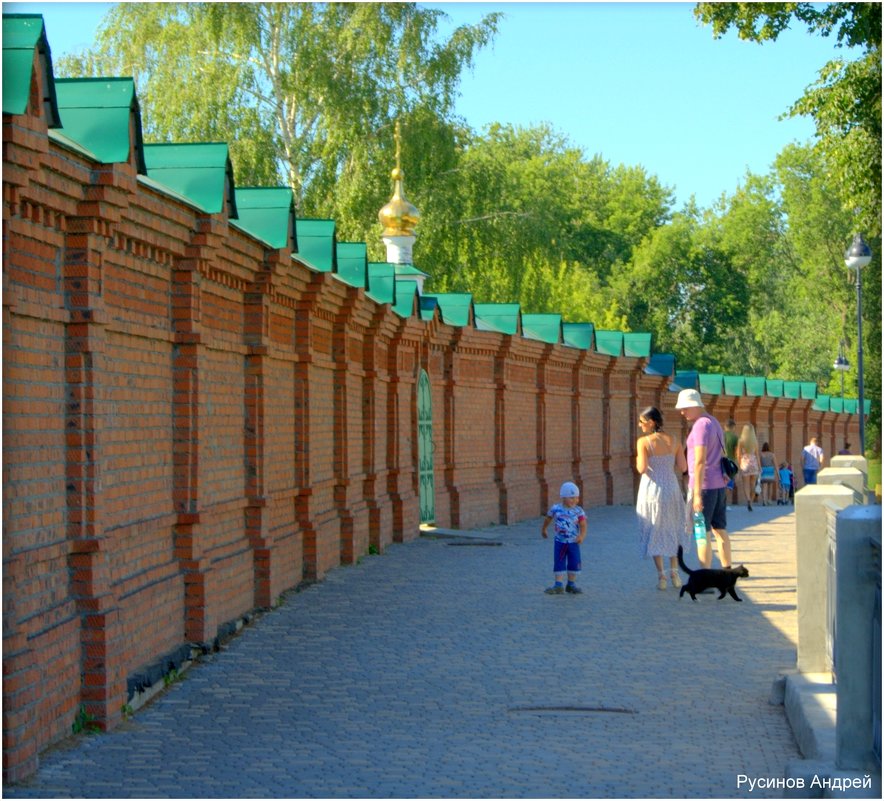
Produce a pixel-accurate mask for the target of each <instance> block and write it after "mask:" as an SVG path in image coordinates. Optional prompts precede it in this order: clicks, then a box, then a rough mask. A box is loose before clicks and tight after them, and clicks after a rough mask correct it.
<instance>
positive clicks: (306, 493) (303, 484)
mask: <svg viewBox="0 0 884 801" xmlns="http://www.w3.org/2000/svg"><path fill="white" fill-rule="evenodd" d="M324 277H325V276H324V274H321V273H317V274H314V275H312V276H311V280H310V283H309V284H308V285H307V286H306V287H305V288H304V290H303V292H302V293H301V296H300V298H299V299H298V301H297V304H296V306H295V352H296V353H297V361H296V363H295V371H294V372H295V392H294V396H295V408H294V409H293V410H292V412H293V414H294V415H295V486H296V487H297V488H298V490H297V496H296V498H295V514H296V517H297V520H298V526H299V527H300V529H301V532H302V533H303V548H304V557H303V561H304V565H303V578H304V579H307V580H311V581H314V580H316V579H317V578H318V577H319V568H318V562H317V537H318V535H317V530H316V525H315V523H314V519H313V489H312V486H311V479H312V471H311V467H310V446H311V429H310V423H311V413H310V368H311V365H312V363H313V353H312V347H313V327H312V325H311V318H312V316H313V314H314V312H315V309H316V304H317V300H318V297H319V291H320V289H321V287H322V284H323V280H324Z"/></svg>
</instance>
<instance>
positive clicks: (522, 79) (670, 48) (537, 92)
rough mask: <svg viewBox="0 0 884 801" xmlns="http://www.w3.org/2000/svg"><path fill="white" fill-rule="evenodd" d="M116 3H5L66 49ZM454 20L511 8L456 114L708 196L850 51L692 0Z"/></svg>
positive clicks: (780, 129) (59, 49)
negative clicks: (703, 16)
mask: <svg viewBox="0 0 884 801" xmlns="http://www.w3.org/2000/svg"><path fill="white" fill-rule="evenodd" d="M110 5H111V4H110V3H82V2H61V3H53V2H44V3H14V2H13V3H5V2H4V3H3V10H4V11H5V12H18V13H42V14H43V16H44V18H45V21H46V31H47V35H48V38H49V46H50V47H51V49H52V54H53V58H58V57H59V56H61V55H63V54H65V53H68V52H71V51H75V50H80V49H83V48H85V47H88V46H89V45H90V44H91V43H92V37H93V34H94V31H95V28H96V26H97V24H98V21H99V20H100V18H101V16H102V15H103V14H104V13H105V12H106V11H107V9H108V8H109V7H110ZM427 5H430V6H432V7H442V8H444V10H445V11H446V13H447V14H449V16H450V17H451V18H452V22H453V23H457V24H460V23H471V22H476V21H478V20H479V19H480V18H481V17H482V15H483V14H485V13H488V12H489V11H492V10H498V11H503V12H504V14H505V18H504V20H503V22H502V23H501V25H500V32H499V33H498V36H497V39H496V41H495V44H494V46H493V47H492V48H489V49H488V50H486V51H484V52H482V53H480V54H479V56H478V58H477V60H476V63H475V66H474V69H473V70H472V72H470V73H467V74H466V75H464V77H463V80H462V84H461V88H462V96H461V99H460V101H459V103H458V106H457V112H458V113H459V114H460V115H461V116H463V117H464V118H465V119H466V120H467V122H468V123H469V124H470V125H471V126H472V127H473V128H476V129H478V130H481V129H482V128H483V127H484V126H485V125H486V124H488V123H491V122H506V123H513V124H517V125H523V126H525V125H531V124H534V123H539V122H548V123H550V124H551V125H552V126H553V128H555V129H556V130H557V131H559V132H560V133H562V134H564V135H565V136H567V137H568V139H569V140H570V141H571V143H572V144H573V145H575V146H577V147H580V148H581V149H583V150H584V152H585V153H586V154H587V156H592V155H594V154H596V153H598V154H600V155H601V156H602V157H603V158H604V159H606V160H607V161H609V162H611V163H612V164H620V163H623V164H628V165H636V164H640V165H642V166H643V167H644V168H645V169H646V170H647V171H648V172H649V173H651V174H653V175H656V176H657V177H658V178H659V179H660V180H661V181H662V182H663V183H664V184H665V185H667V186H670V187H673V188H674V189H675V191H676V195H677V198H678V202H679V204H680V203H682V202H684V201H686V200H687V199H688V198H689V197H690V196H691V195H692V194H693V195H695V196H696V198H697V201H698V202H699V203H700V205H701V206H708V205H709V204H711V203H712V202H713V201H714V200H715V199H716V198H717V197H718V196H719V195H720V194H721V193H722V192H727V193H732V192H733V191H734V190H735V189H736V188H737V185H738V184H739V183H740V182H741V181H742V179H743V176H744V175H745V173H746V170H747V169H749V170H751V171H752V172H756V173H765V172H767V170H768V168H769V167H770V165H771V164H772V162H773V160H774V158H775V157H776V155H777V153H778V152H779V151H780V150H781V149H782V148H783V147H784V146H785V145H786V144H788V143H789V142H792V141H796V140H797V141H806V140H808V139H810V138H811V137H812V135H813V125H812V124H811V122H810V121H809V120H807V119H804V118H800V119H790V120H778V117H779V116H780V115H781V114H783V113H784V112H785V111H786V110H787V109H788V108H789V106H790V105H791V103H792V102H794V101H795V100H797V99H798V98H799V97H800V96H801V94H802V93H803V91H804V89H805V87H807V86H808V85H809V84H811V83H812V82H813V81H814V80H815V78H816V75H817V73H818V71H819V69H820V68H821V67H822V66H823V64H825V63H826V62H827V61H828V60H830V59H831V58H833V57H836V56H838V55H841V54H844V51H843V50H838V49H836V48H835V46H834V41H833V40H831V39H823V38H821V37H819V36H812V35H810V34H809V33H807V32H806V31H805V30H804V29H803V28H798V29H795V30H790V31H787V32H786V33H785V34H784V35H781V36H780V38H779V39H778V40H777V41H776V42H773V43H766V44H764V45H758V44H755V43H754V42H742V41H740V40H739V39H738V38H737V36H736V34H735V33H733V32H731V33H729V34H728V35H727V36H726V37H725V38H723V39H719V40H715V39H713V38H712V33H711V30H710V29H709V28H708V27H705V26H700V25H699V24H698V23H697V22H696V21H695V20H694V18H693V14H692V11H693V7H694V4H693V3H632V2H614V3H611V2H609V3H592V2H590V3H537V2H533V3H532V2H526V3H518V2H517V3H430V4H427Z"/></svg>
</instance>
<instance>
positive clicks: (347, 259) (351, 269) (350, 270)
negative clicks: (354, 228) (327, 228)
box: [335, 242, 368, 289]
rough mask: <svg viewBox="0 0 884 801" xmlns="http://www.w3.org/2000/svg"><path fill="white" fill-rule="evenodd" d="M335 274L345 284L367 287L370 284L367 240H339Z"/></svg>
mask: <svg viewBox="0 0 884 801" xmlns="http://www.w3.org/2000/svg"><path fill="white" fill-rule="evenodd" d="M335 248H336V251H337V268H336V269H335V275H337V276H338V278H340V279H341V280H342V281H343V282H344V283H345V284H349V285H350V286H356V287H360V288H361V289H365V288H366V287H367V286H368V249H367V247H366V245H365V242H338V243H337V245H336V246H335Z"/></svg>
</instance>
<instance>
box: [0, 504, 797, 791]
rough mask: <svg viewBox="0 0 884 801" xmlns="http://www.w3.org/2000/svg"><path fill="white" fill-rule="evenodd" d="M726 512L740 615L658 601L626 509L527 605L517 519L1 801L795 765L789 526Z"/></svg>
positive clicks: (127, 726) (617, 784)
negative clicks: (740, 570) (784, 700)
mask: <svg viewBox="0 0 884 801" xmlns="http://www.w3.org/2000/svg"><path fill="white" fill-rule="evenodd" d="M729 514H730V520H729V523H730V525H729V528H730V530H731V532H732V539H733V553H734V559H735V561H736V562H739V561H744V562H745V563H746V565H747V566H748V567H749V569H750V572H751V576H750V578H748V579H743V580H741V582H740V583H739V584H738V592H739V593H740V594H741V595H742V597H743V598H744V600H745V602H744V603H739V604H738V603H735V602H734V601H732V600H731V599H730V598H725V600H722V601H719V600H717V596H716V595H703V596H700V597H699V598H698V600H697V601H696V602H692V601H691V600H690V598H689V597H688V596H687V595H686V596H684V597H683V598H679V597H678V592H677V591H676V590H674V589H672V588H671V587H670V588H669V589H667V590H666V591H665V592H661V591H659V590H658V589H657V587H656V579H657V577H656V571H655V570H654V567H653V563H652V562H651V561H650V560H648V561H643V560H641V559H640V558H639V557H638V548H637V533H636V528H635V523H634V516H633V510H632V509H631V508H630V507H623V506H621V507H605V508H598V509H591V510H589V512H588V516H589V536H588V538H587V541H586V542H585V543H584V546H583V561H584V572H583V576H582V578H581V584H582V586H583V587H584V589H585V594H584V595H580V596H572V595H562V596H549V595H545V594H544V593H543V588H544V587H545V586H547V585H548V584H549V583H550V582H551V580H552V544H551V540H547V541H545V540H542V539H541V538H540V520H539V519H537V520H532V521H527V522H524V523H520V524H517V525H513V526H499V527H492V528H486V529H481V530H477V531H472V532H468V533H465V536H464V537H462V538H454V539H452V538H443V537H439V536H437V537H427V536H424V537H421V538H420V539H419V540H416V541H414V542H410V543H407V544H402V545H393V546H391V547H390V548H388V549H387V552H386V553H385V554H384V555H382V556H367V557H365V558H364V559H363V560H362V561H361V562H360V563H359V564H357V565H353V566H348V567H341V568H338V569H336V570H334V571H332V572H331V573H330V574H329V575H328V576H327V578H326V579H325V580H324V581H322V582H320V583H318V584H315V585H312V586H309V587H308V588H306V589H305V590H303V591H301V592H298V593H290V594H289V595H288V596H287V597H286V600H285V603H284V604H283V605H282V606H281V607H280V608H278V609H277V610H275V611H273V612H272V613H270V614H267V615H265V616H263V617H261V618H259V619H258V620H257V621H256V622H254V623H253V624H251V625H250V626H248V627H246V628H245V629H244V630H243V631H242V632H241V633H240V635H239V636H237V637H235V638H234V639H232V640H231V641H229V643H228V644H227V645H226V646H225V647H224V648H223V649H222V651H221V652H220V653H218V654H216V655H213V656H211V657H210V658H208V659H207V660H206V661H203V662H202V663H200V664H197V665H195V666H194V667H192V668H191V669H190V670H189V671H188V672H187V673H186V674H185V675H184V677H183V678H182V680H181V681H179V682H176V683H175V684H173V685H172V686H171V687H170V688H169V690H168V691H167V692H165V693H163V694H162V695H161V696H159V697H158V698H157V699H156V700H155V701H153V702H152V703H151V704H150V705H148V706H147V707H145V708H143V709H141V710H139V711H138V712H137V713H136V715H135V716H134V717H133V718H132V719H131V720H129V721H127V722H126V723H124V724H123V725H122V726H120V727H119V728H117V729H115V730H114V731H112V732H110V733H107V734H97V735H92V736H85V735H80V736H78V737H76V738H72V739H71V740H69V741H67V742H66V743H64V744H62V745H61V746H59V747H56V748H54V749H51V750H50V751H48V752H47V753H45V754H44V755H43V756H42V758H41V767H40V770H39V772H38V773H37V774H36V775H35V776H34V777H32V778H31V779H29V780H28V781H26V782H25V783H22V784H19V785H16V786H11V787H5V788H4V795H5V796H6V797H9V798H45V797H68V798H69V797H76V798H83V797H88V798H98V797H115V798H120V797H142V798H144V797H149V798H155V797H174V798H201V797H216V798H217V797H236V798H251V797H277V798H280V797H287V798H291V797H322V798H339V797H362V798H383V797H400V798H401V797H408V798H418V797H419V798H434V797H447V798H455V797H472V798H475V797H505V798H549V797H558V798H569V797H581V798H637V797H642V798H670V797H671V798H710V797H711V798H731V797H748V796H749V795H750V793H749V790H748V785H747V784H743V785H742V787H739V786H738V782H737V778H738V776H739V775H740V774H743V775H746V776H748V777H751V778H760V777H770V778H777V777H782V776H783V769H784V767H785V765H786V763H787V761H789V760H791V759H796V758H799V757H800V754H799V752H798V749H797V747H796V745H795V742H794V740H793V737H792V734H791V731H790V729H789V725H788V723H787V721H786V719H785V715H784V712H783V708H782V707H781V706H771V705H770V704H769V702H768V697H769V694H770V689H771V683H772V681H773V680H774V678H775V677H776V675H777V673H778V672H779V671H781V670H783V669H788V668H792V667H794V665H795V631H796V625H797V623H796V612H795V548H794V539H795V538H794V515H793V514H792V507H787V508H780V507H768V508H757V507H756V509H755V511H753V512H751V513H750V512H748V511H747V510H746V509H745V508H737V509H734V510H732V511H731V512H730V513H729ZM498 543H500V544H498ZM687 560H688V562H689V564H692V565H696V563H697V562H696V556H695V555H690V556H688V557H687ZM765 792H767V793H768V794H769V797H775V796H778V797H781V796H782V790H780V791H777V790H774V789H770V790H766V791H764V790H759V789H758V788H757V787H756V789H755V791H754V792H753V793H751V795H752V797H756V798H758V797H765Z"/></svg>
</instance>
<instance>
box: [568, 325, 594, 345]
mask: <svg viewBox="0 0 884 801" xmlns="http://www.w3.org/2000/svg"><path fill="white" fill-rule="evenodd" d="M594 335H595V326H594V325H593V324H592V323H562V339H563V340H564V342H565V344H566V345H569V346H570V347H572V348H580V350H590V349H591V348H592V343H593V336H594Z"/></svg>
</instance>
